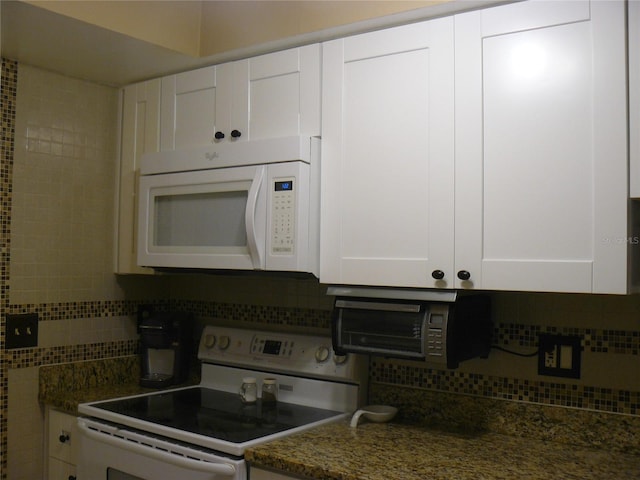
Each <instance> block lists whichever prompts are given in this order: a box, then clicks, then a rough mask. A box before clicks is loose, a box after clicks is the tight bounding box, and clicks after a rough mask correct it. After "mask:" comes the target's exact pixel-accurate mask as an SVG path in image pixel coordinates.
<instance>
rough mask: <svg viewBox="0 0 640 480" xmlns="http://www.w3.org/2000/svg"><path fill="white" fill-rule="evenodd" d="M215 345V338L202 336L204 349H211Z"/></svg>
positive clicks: (210, 335) (208, 335)
mask: <svg viewBox="0 0 640 480" xmlns="http://www.w3.org/2000/svg"><path fill="white" fill-rule="evenodd" d="M215 344H216V336H215V335H212V334H210V333H208V334H207V335H205V336H204V346H205V348H213V347H214V346H215Z"/></svg>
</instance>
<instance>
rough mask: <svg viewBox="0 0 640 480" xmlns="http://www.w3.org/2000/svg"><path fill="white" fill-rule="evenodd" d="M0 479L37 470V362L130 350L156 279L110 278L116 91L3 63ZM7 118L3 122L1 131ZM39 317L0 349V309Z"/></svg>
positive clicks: (162, 283) (164, 291) (160, 284)
mask: <svg viewBox="0 0 640 480" xmlns="http://www.w3.org/2000/svg"><path fill="white" fill-rule="evenodd" d="M3 70H4V71H3V75H2V80H3V84H2V107H3V110H4V109H5V108H7V107H8V106H9V105H12V106H14V107H15V116H13V113H14V112H13V111H12V112H11V113H8V114H6V115H5V114H4V112H3V131H2V133H3V137H4V138H3V142H2V145H3V147H4V150H3V152H2V153H3V156H2V160H3V168H2V170H1V173H0V174H1V175H2V182H1V185H2V187H3V191H2V193H3V196H4V197H5V198H4V201H3V202H2V205H3V208H5V209H6V211H4V212H3V214H2V219H3V224H2V225H3V228H2V234H3V235H5V236H6V245H4V246H3V249H2V253H3V256H2V258H1V261H2V263H1V265H0V271H1V272H2V277H0V287H1V288H2V290H1V291H2V298H1V302H2V303H1V305H2V306H1V311H0V315H1V316H2V322H3V323H2V328H1V333H2V337H1V338H2V342H1V344H0V348H1V350H2V355H3V356H2V378H3V384H2V388H3V393H2V395H1V396H0V399H1V401H2V402H3V403H2V404H0V415H2V417H1V418H2V425H0V431H2V437H3V438H2V449H1V451H0V455H2V464H1V465H2V478H11V479H12V480H13V479H15V480H19V479H34V478H42V471H43V462H42V458H43V456H42V428H43V424H42V419H43V412H42V408H41V405H39V404H38V401H37V392H38V382H37V379H38V375H37V370H38V367H39V366H41V365H47V364H54V363H61V362H69V361H81V360H93V359H100V358H107V357H114V356H120V355H130V354H133V353H135V352H136V350H137V342H136V329H135V321H134V315H133V314H134V313H135V311H136V307H137V305H138V304H139V303H140V302H142V301H144V302H158V303H160V300H155V299H162V298H168V282H167V281H166V279H161V278H145V279H139V278H136V277H131V278H118V277H116V276H115V275H113V273H112V272H113V258H112V257H113V225H114V219H113V215H114V213H113V212H114V196H115V168H116V161H115V159H116V158H117V152H116V140H117V119H116V116H117V105H118V93H117V90H115V89H111V88H108V87H103V86H98V85H95V84H91V83H87V82H83V81H80V80H75V79H72V78H68V77H64V76H61V75H57V74H52V73H49V72H46V71H43V70H40V69H37V68H33V67H30V66H28V65H19V66H18V65H16V64H15V62H11V61H5V62H3ZM5 123H6V124H7V125H6V128H5ZM22 312H30V313H33V312H35V313H37V314H38V315H39V319H40V321H39V332H38V345H37V347H36V348H24V349H15V350H8V351H5V349H4V346H5V345H4V340H5V337H4V334H5V323H4V321H5V315H6V314H7V313H22Z"/></svg>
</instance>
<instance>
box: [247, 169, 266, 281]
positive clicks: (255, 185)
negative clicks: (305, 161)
mask: <svg viewBox="0 0 640 480" xmlns="http://www.w3.org/2000/svg"><path fill="white" fill-rule="evenodd" d="M265 168H266V167H264V166H260V167H258V168H257V169H256V174H255V175H254V177H253V181H252V182H251V187H250V188H249V193H248V198H247V207H246V209H245V212H244V225H245V228H246V230H247V247H248V248H249V256H250V257H251V261H252V262H253V268H255V269H257V270H259V269H261V268H262V258H260V248H258V238H257V234H256V206H257V204H258V194H259V193H260V188H261V187H262V181H263V179H264V171H265Z"/></svg>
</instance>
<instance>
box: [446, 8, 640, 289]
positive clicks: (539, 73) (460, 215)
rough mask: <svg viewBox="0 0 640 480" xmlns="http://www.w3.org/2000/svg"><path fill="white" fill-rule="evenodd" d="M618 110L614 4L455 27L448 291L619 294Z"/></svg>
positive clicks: (482, 16) (622, 171) (623, 202)
mask: <svg viewBox="0 0 640 480" xmlns="http://www.w3.org/2000/svg"><path fill="white" fill-rule="evenodd" d="M626 102H627V97H626V67H625V12H624V4H623V2H617V1H611V2H602V1H594V2H588V1H567V2H560V1H556V2H523V3H515V4H511V5H506V6H501V7H496V8H491V9H487V10H481V11H477V12H473V13H468V14H462V15H458V16H456V111H455V116H456V174H455V175H456V222H455V232H456V242H455V263H456V269H457V270H458V269H460V270H462V269H464V270H466V271H469V272H470V275H471V277H470V279H469V281H467V282H461V284H460V286H461V287H462V288H482V289H498V290H507V289H508V290H537V291H560V292H594V293H626V292H627V256H628V253H629V247H630V246H631V244H633V243H634V242H633V241H631V242H630V241H629V240H630V239H629V238H628V228H627V212H628V209H627V208H628V207H627V203H628V187H627V185H628V177H627V167H628V163H627V136H626V132H627V123H626V120H627V118H626V111H627V110H626V105H627V103H626ZM631 240H633V239H631Z"/></svg>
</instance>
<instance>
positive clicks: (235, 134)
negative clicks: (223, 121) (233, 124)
mask: <svg viewBox="0 0 640 480" xmlns="http://www.w3.org/2000/svg"><path fill="white" fill-rule="evenodd" d="M241 135H242V132H240V130H231V136H232V137H233V138H238V137H240V136H241Z"/></svg>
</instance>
